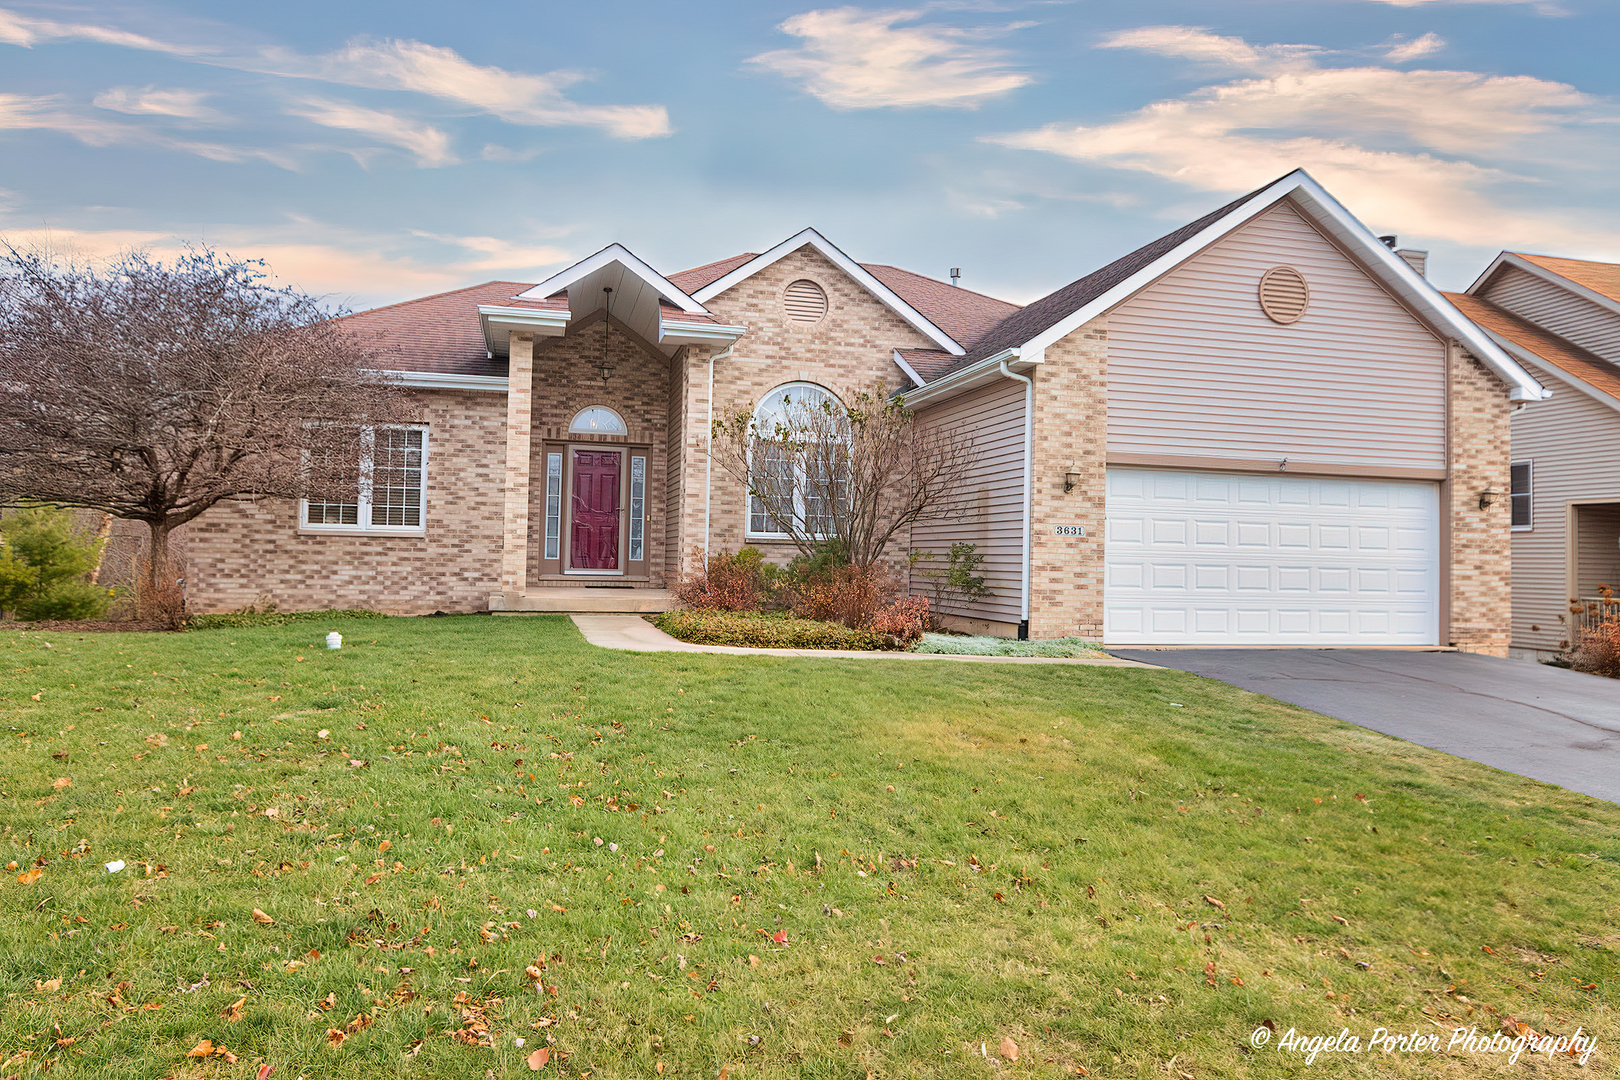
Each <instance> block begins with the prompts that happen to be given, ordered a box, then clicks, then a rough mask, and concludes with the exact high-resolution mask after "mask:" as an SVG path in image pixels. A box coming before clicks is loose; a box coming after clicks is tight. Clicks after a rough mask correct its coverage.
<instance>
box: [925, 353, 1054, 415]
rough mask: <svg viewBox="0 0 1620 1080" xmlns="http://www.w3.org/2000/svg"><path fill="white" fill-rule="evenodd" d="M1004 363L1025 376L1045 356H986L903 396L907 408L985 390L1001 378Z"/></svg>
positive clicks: (933, 403) (1016, 354)
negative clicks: (981, 388) (979, 389)
mask: <svg viewBox="0 0 1620 1080" xmlns="http://www.w3.org/2000/svg"><path fill="white" fill-rule="evenodd" d="M1003 360H1005V361H1007V366H1008V367H1009V368H1012V369H1013V370H1015V371H1019V372H1026V371H1029V370H1030V369H1031V368H1033V367H1034V366H1035V365H1036V364H1040V363H1043V362H1045V360H1046V354H1045V353H1043V352H1036V353H1032V354H1030V355H1029V356H1024V355H1022V354H1021V350H1019V349H1002V350H1001V351H1000V352H998V353H996V354H994V355H993V356H987V357H985V358H984V359H983V360H980V361H978V362H977V363H973V364H969V365H968V366H967V367H963V368H957V369H956V370H955V371H953V372H951V373H950V374H949V375H946V376H945V377H944V378H941V379H935V380H934V381H933V382H931V383H928V384H927V385H926V386H923V387H921V388H919V389H917V390H913V391H911V392H909V393H907V394H905V395H904V396H905V399H906V405H907V407H908V408H919V409H920V408H923V407H924V406H927V405H936V404H938V403H939V402H941V401H945V400H947V399H949V398H953V397H955V396H956V395H958V394H961V393H965V392H966V391H968V390H972V389H974V388H975V387H979V386H984V385H986V384H988V383H991V382H994V381H995V380H996V379H1000V378H1003V376H1002V374H1001V362H1002V361H1003Z"/></svg>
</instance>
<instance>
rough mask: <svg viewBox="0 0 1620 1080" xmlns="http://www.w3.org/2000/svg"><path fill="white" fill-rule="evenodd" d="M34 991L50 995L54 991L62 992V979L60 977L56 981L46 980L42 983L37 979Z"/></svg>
mask: <svg viewBox="0 0 1620 1080" xmlns="http://www.w3.org/2000/svg"><path fill="white" fill-rule="evenodd" d="M34 989H35V990H39V991H42V992H44V993H50V992H51V991H53V990H60V989H62V979H61V977H60V976H58V977H57V978H54V979H46V980H45V981H44V982H40V981H39V980H38V979H35V980H34Z"/></svg>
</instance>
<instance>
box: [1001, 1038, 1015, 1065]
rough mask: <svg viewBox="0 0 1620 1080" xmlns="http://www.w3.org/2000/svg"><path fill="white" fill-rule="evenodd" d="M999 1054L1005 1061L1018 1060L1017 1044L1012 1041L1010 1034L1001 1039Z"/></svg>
mask: <svg viewBox="0 0 1620 1080" xmlns="http://www.w3.org/2000/svg"><path fill="white" fill-rule="evenodd" d="M1001 1056H1002V1058H1003V1059H1005V1060H1007V1061H1017V1060H1018V1044H1017V1043H1015V1042H1013V1041H1012V1036H1011V1035H1008V1036H1006V1037H1004V1038H1003V1039H1002V1040H1001Z"/></svg>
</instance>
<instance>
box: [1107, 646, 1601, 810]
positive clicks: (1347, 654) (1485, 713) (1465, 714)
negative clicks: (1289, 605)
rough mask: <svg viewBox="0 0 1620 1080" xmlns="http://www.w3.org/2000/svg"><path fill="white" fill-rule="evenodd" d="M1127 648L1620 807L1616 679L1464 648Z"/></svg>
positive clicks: (1152, 659)
mask: <svg viewBox="0 0 1620 1080" xmlns="http://www.w3.org/2000/svg"><path fill="white" fill-rule="evenodd" d="M1120 651H1121V653H1122V654H1123V655H1125V656H1130V657H1133V658H1136V659H1140V660H1144V661H1148V662H1151V663H1155V664H1159V665H1162V666H1164V667H1169V668H1179V669H1180V670H1182V671H1191V672H1194V673H1196V674H1199V675H1203V676H1205V677H1207V678H1211V679H1219V680H1220V681H1221V682H1224V683H1230V684H1231V685H1233V686H1239V687H1242V688H1243V689H1245V690H1253V691H1256V692H1257V693H1261V694H1268V695H1270V696H1271V697H1274V698H1280V699H1282V700H1283V701H1287V702H1291V703H1293V704H1295V705H1300V706H1303V707H1304V708H1307V709H1311V710H1314V711H1315V712H1319V713H1325V714H1327V715H1328V716H1334V717H1337V718H1339V719H1340V720H1347V721H1349V722H1350V723H1352V724H1359V725H1361V726H1362V727H1367V728H1372V729H1373V730H1374V731H1381V732H1383V733H1384V734H1386V735H1394V736H1397V737H1399V738H1402V739H1408V740H1410V741H1412V742H1415V743H1417V744H1419V745H1421V746H1427V747H1431V748H1433V749H1435V750H1444V751H1445V752H1446V753H1448V754H1454V755H1456V756H1457V757H1461V758H1467V759H1469V760H1470V761H1478V762H1482V763H1484V764H1486V765H1493V766H1495V767H1496V768H1498V769H1505V770H1506V771H1508V772H1511V773H1517V774H1518V775H1520V776H1528V777H1530V778H1531V779H1534V780H1543V781H1546V782H1547V783H1549V784H1558V785H1559V786H1561V787H1566V788H1569V789H1570V790H1572V791H1579V792H1581V793H1582V794H1585V795H1591V796H1594V797H1595V798H1599V799H1606V800H1608V801H1609V802H1620V682H1616V681H1615V680H1613V679H1605V678H1602V677H1600V676H1597V675H1585V674H1582V673H1581V672H1578V671H1568V670H1566V669H1563V668H1555V667H1548V666H1547V665H1545V664H1534V663H1531V662H1529V661H1526V660H1498V659H1496V658H1494V657H1490V656H1477V655H1473V654H1470V653H1458V652H1405V651H1394V650H1382V649H1156V650H1146V649H1129V650H1120Z"/></svg>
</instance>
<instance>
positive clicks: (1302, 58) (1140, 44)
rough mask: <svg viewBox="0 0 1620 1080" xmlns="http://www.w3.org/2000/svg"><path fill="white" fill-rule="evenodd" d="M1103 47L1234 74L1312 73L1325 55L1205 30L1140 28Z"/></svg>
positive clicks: (1301, 47) (1308, 48) (1115, 35)
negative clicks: (1228, 70)
mask: <svg viewBox="0 0 1620 1080" xmlns="http://www.w3.org/2000/svg"><path fill="white" fill-rule="evenodd" d="M1100 44H1101V46H1102V47H1103V48H1105V49H1136V50H1138V51H1140V52H1150V53H1153V54H1155V55H1157V56H1174V57H1179V58H1181V59H1184V60H1196V61H1198V62H1199V63H1202V64H1209V65H1212V66H1215V67H1223V68H1229V69H1231V70H1233V71H1253V72H1266V73H1277V72H1282V71H1289V70H1306V69H1309V68H1311V67H1314V66H1315V62H1316V58H1317V57H1319V56H1321V55H1322V54H1323V53H1324V52H1326V50H1325V49H1323V48H1322V47H1321V46H1318V45H1251V44H1249V43H1248V42H1247V41H1244V40H1243V39H1242V38H1239V37H1221V36H1219V35H1216V34H1212V33H1210V32H1209V30H1208V29H1207V28H1206V27H1202V26H1139V27H1137V28H1136V29H1134V30H1119V31H1116V32H1115V33H1112V34H1108V35H1106V36H1105V37H1104V38H1103V39H1102V41H1101V42H1100Z"/></svg>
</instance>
